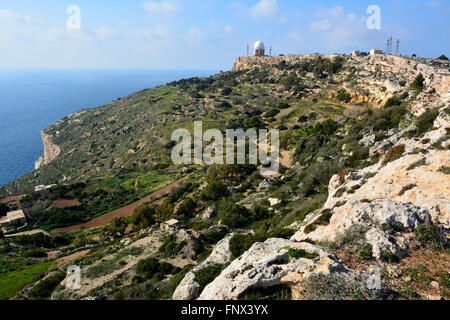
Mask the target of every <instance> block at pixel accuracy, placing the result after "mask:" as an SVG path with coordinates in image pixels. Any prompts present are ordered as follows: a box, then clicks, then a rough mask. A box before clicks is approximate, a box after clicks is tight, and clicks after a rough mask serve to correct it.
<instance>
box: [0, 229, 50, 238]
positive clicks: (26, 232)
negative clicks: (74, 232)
mask: <svg viewBox="0 0 450 320" xmlns="http://www.w3.org/2000/svg"><path fill="white" fill-rule="evenodd" d="M38 233H43V234H45V235H46V236H49V235H50V234H49V233H48V232H47V231H44V230H40V229H35V230H31V231H24V232H19V233H14V234H8V235H5V237H7V238H12V237H18V236H24V235H28V236H31V235H33V234H38Z"/></svg>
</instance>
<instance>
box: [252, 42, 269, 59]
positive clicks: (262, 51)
mask: <svg viewBox="0 0 450 320" xmlns="http://www.w3.org/2000/svg"><path fill="white" fill-rule="evenodd" d="M253 48H254V49H255V52H254V55H255V56H257V57H262V56H265V55H266V47H265V46H264V43H263V42H262V41H256V42H255V45H254V46H253Z"/></svg>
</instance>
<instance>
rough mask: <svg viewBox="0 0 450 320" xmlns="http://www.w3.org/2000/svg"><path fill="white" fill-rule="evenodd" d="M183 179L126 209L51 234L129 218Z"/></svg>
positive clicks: (53, 231)
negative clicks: (138, 208) (135, 211)
mask: <svg viewBox="0 0 450 320" xmlns="http://www.w3.org/2000/svg"><path fill="white" fill-rule="evenodd" d="M184 179H185V178H182V179H179V180H177V181H175V182H173V183H171V184H169V185H167V186H165V187H164V188H162V189H159V190H158V191H155V192H153V193H152V194H150V195H148V196H146V197H145V198H142V199H141V200H139V201H136V202H134V203H132V204H129V205H128V206H126V207H123V208H120V209H117V210H114V211H111V212H108V213H106V214H104V215H102V216H100V217H98V218H95V219H93V220H91V221H89V222H86V223H83V224H79V225H76V226H70V227H67V228H57V229H53V230H52V233H61V232H75V231H80V230H83V229H89V228H94V227H98V226H101V225H104V224H107V223H109V222H111V221H112V219H114V218H116V217H117V218H126V217H129V216H131V215H132V214H133V212H134V210H135V209H136V208H137V207H139V206H140V205H142V204H144V203H145V202H149V201H152V200H153V199H156V198H159V197H161V196H163V195H165V194H166V193H168V192H170V191H171V190H172V189H174V188H177V187H179V186H180V185H181V183H182V182H183V181H184ZM163 200H164V199H159V200H157V201H155V202H153V204H159V203H161V202H163Z"/></svg>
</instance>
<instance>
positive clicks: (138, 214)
mask: <svg viewBox="0 0 450 320" xmlns="http://www.w3.org/2000/svg"><path fill="white" fill-rule="evenodd" d="M131 223H133V224H134V225H135V226H136V227H137V228H138V229H144V228H148V227H150V226H151V225H153V224H154V223H155V209H154V208H153V207H149V206H148V205H146V204H144V205H142V206H140V207H138V208H136V209H135V210H134V213H133V216H132V217H131Z"/></svg>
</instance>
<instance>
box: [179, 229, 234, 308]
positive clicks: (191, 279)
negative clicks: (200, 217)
mask: <svg viewBox="0 0 450 320" xmlns="http://www.w3.org/2000/svg"><path fill="white" fill-rule="evenodd" d="M233 235H234V234H233V233H231V234H229V235H228V236H226V237H225V238H224V239H222V240H220V241H219V242H218V243H217V245H216V246H215V248H214V250H213V251H212V253H211V255H210V256H209V257H208V258H207V259H206V260H205V261H204V262H203V263H201V264H199V265H198V266H196V267H195V268H194V269H192V270H191V271H190V272H188V273H187V274H186V276H185V277H184V278H183V280H181V282H180V284H179V285H178V287H177V288H176V289H175V292H174V293H173V296H172V299H173V300H193V299H196V298H197V297H198V296H199V294H200V285H199V284H198V283H197V282H195V274H196V273H197V272H198V271H199V270H201V269H203V268H206V267H207V266H209V265H211V264H215V263H219V264H226V263H228V262H230V260H231V252H230V240H231V238H232V237H233Z"/></svg>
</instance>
